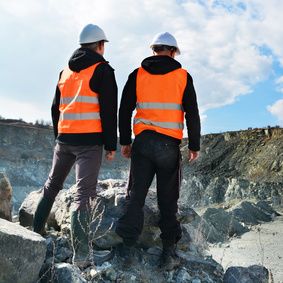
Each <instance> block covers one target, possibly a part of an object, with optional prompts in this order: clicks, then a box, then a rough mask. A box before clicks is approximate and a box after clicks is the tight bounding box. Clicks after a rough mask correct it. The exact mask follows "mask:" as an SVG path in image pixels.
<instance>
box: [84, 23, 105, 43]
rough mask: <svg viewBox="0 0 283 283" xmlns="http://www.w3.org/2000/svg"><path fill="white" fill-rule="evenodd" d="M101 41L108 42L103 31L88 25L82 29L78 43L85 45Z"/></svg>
mask: <svg viewBox="0 0 283 283" xmlns="http://www.w3.org/2000/svg"><path fill="white" fill-rule="evenodd" d="M101 40H104V41H107V42H108V40H107V38H106V35H105V33H104V31H103V30H102V29H101V28H100V27H99V26H97V25H93V24H88V25H86V26H85V27H84V28H83V29H82V31H81V33H80V39H79V43H80V44H85V43H92V42H98V41H101Z"/></svg>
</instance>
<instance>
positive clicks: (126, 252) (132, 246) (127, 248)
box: [118, 240, 136, 267]
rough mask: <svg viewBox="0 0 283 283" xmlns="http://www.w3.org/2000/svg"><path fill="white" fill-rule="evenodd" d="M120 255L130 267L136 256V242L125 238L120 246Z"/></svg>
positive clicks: (123, 261)
mask: <svg viewBox="0 0 283 283" xmlns="http://www.w3.org/2000/svg"><path fill="white" fill-rule="evenodd" d="M118 256H119V257H120V259H121V261H122V263H123V264H124V265H125V267H130V265H132V264H133V262H134V260H135V256H136V242H135V241H125V240H124V242H123V244H122V245H120V246H119V247H118Z"/></svg>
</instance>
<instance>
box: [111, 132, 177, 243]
mask: <svg viewBox="0 0 283 283" xmlns="http://www.w3.org/2000/svg"><path fill="white" fill-rule="evenodd" d="M180 160H181V154H180V149H179V142H178V141H177V140H175V139H172V138H170V137H167V136H165V135H161V134H158V133H156V132H152V131H144V132H142V133H141V134H139V135H138V136H137V137H136V139H135V141H134V143H133V147H132V157H131V183H132V184H131V190H130V199H129V201H128V203H127V207H126V211H125V214H124V215H123V216H122V217H121V218H120V219H119V220H118V222H117V225H116V233H117V234H118V235H119V236H120V237H122V238H123V239H124V241H128V242H134V241H136V240H137V239H138V237H139V235H140V234H141V232H142V229H143V223H144V212H143V207H144V203H145V198H146V195H147V193H148V189H149V187H150V185H151V183H152V180H153V178H154V176H155V175H156V181H157V200H158V207H159V210H160V221H159V228H160V230H161V235H160V237H161V239H162V240H165V241H166V242H172V243H176V242H177V241H178V240H179V239H180V238H181V227H180V223H179V221H178V220H177V219H176V213H177V210H178V205H177V201H178V198H179V187H180V182H181V168H180Z"/></svg>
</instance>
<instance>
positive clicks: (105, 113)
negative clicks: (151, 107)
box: [90, 63, 118, 151]
mask: <svg viewBox="0 0 283 283" xmlns="http://www.w3.org/2000/svg"><path fill="white" fill-rule="evenodd" d="M90 87H91V89H92V90H94V91H95V92H98V94H99V96H98V99H99V106H100V118H101V124H102V135H103V143H104V149H105V150H111V151H112V150H113V151H114V150H116V149H117V108H118V106H117V104H118V103H117V100H118V98H117V93H118V88H117V84H116V79H115V74H114V69H113V68H112V67H111V66H110V65H108V64H106V63H103V64H100V65H99V66H98V67H97V69H96V71H95V74H94V76H93V78H92V79H91V80H90Z"/></svg>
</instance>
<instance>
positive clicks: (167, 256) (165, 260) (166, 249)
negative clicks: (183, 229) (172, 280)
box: [159, 241, 180, 270]
mask: <svg viewBox="0 0 283 283" xmlns="http://www.w3.org/2000/svg"><path fill="white" fill-rule="evenodd" d="M162 242H163V250H162V254H161V256H160V263H159V267H160V268H162V269H165V270H173V269H174V268H175V267H177V266H179V265H180V258H179V257H178V255H177V254H176V244H175V243H172V242H171V243H170V242H166V241H162Z"/></svg>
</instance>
